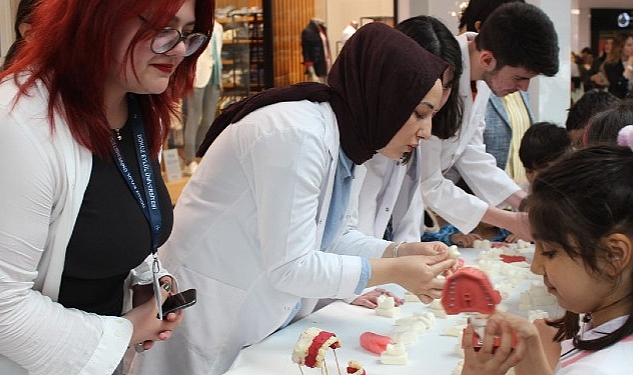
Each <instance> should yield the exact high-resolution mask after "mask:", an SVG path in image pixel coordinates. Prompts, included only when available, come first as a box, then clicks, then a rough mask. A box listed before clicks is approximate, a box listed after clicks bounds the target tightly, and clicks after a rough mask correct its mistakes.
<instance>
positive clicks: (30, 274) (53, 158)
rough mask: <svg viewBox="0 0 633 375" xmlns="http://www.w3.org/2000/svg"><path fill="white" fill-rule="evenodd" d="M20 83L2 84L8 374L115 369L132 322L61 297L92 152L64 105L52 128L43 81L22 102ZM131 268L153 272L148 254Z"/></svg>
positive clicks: (2, 293)
mask: <svg viewBox="0 0 633 375" xmlns="http://www.w3.org/2000/svg"><path fill="white" fill-rule="evenodd" d="M16 93H17V87H16V85H15V84H14V81H13V79H8V80H5V81H4V82H3V83H1V84H0V130H1V131H0V133H1V134H2V136H0V173H1V174H2V175H3V176H4V178H3V180H2V184H1V187H0V212H2V215H1V216H0V374H11V375H13V374H26V373H27V371H28V373H30V374H42V375H44V374H46V375H48V374H87V375H88V374H90V375H95V374H111V373H112V372H113V371H114V369H115V368H116V367H117V365H118V364H119V362H120V361H121V358H122V357H123V354H124V352H125V350H126V348H127V346H128V343H129V340H130V338H131V335H132V330H133V327H132V324H131V323H130V322H129V321H128V320H127V319H125V318H119V317H106V316H98V315H95V314H89V313H85V312H83V311H80V310H76V309H66V308H64V307H63V306H62V305H60V304H58V303H56V302H55V301H56V300H57V297H58V293H59V286H60V282H61V275H62V271H63V267H64V260H65V253H66V247H67V244H68V241H69V239H70V236H71V234H72V230H73V227H74V224H75V220H76V219H77V215H78V212H79V208H80V207H81V203H82V200H83V195H84V192H85V189H86V186H87V184H88V180H89V178H90V173H91V169H92V154H91V153H90V151H88V150H87V149H85V148H84V147H82V146H80V145H79V144H78V143H77V142H75V140H74V139H73V138H72V136H71V134H70V131H69V129H68V126H67V124H66V123H65V121H64V120H63V119H62V118H61V117H60V116H59V115H58V114H55V125H56V126H55V131H54V132H53V133H52V134H51V130H50V121H49V119H48V116H47V110H48V91H47V89H46V88H45V86H44V85H43V84H42V83H41V82H38V84H37V85H36V86H35V87H34V88H32V89H31V90H30V92H29V96H22V97H21V98H20V100H19V101H18V102H17V104H15V103H14V98H15V96H16ZM14 104H15V106H14ZM104 230H107V229H106V228H104ZM132 274H134V277H133V278H128V279H130V280H129V281H133V282H134V283H142V284H144V283H147V281H148V280H151V269H150V268H148V265H147V264H145V263H144V264H142V265H141V266H139V268H137V269H136V270H134V271H133V272H132ZM148 278H149V279H148ZM131 279H134V280H131ZM18 364H19V365H18ZM20 366H21V367H20Z"/></svg>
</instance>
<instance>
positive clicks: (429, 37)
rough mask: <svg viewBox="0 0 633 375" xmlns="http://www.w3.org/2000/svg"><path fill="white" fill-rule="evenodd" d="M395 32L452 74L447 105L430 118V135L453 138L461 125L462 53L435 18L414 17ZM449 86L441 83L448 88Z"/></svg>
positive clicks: (405, 21)
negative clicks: (443, 65) (448, 67)
mask: <svg viewBox="0 0 633 375" xmlns="http://www.w3.org/2000/svg"><path fill="white" fill-rule="evenodd" d="M396 29H398V30H400V31H402V32H403V33H405V34H407V35H408V36H410V37H411V38H413V40H415V41H416V42H417V43H418V44H419V45H420V46H422V47H423V48H424V49H425V50H427V51H429V52H431V53H432V54H433V55H435V56H437V57H439V58H441V59H442V60H444V61H446V62H447V63H448V64H449V65H450V67H451V68H453V70H454V71H455V76H454V78H453V81H452V82H450V84H451V85H452V87H453V90H452V91H451V95H450V96H449V97H448V100H447V101H446V104H445V105H444V106H443V107H442V109H441V110H440V111H439V112H438V113H436V114H435V116H434V117H433V128H432V133H433V135H435V136H437V137H438V138H440V139H447V138H450V137H452V136H454V135H455V134H456V133H457V131H458V130H459V128H460V126H461V124H462V115H463V103H462V100H461V98H460V97H459V78H460V77H461V75H462V71H463V65H462V53H461V50H460V48H459V43H458V42H457V39H455V36H453V34H452V33H451V32H450V30H449V29H448V28H447V27H446V25H444V24H443V23H442V21H440V20H438V19H437V18H434V17H430V16H417V17H412V18H409V19H406V20H404V21H402V22H400V23H399V24H398V25H396ZM448 83H449V82H442V84H443V85H447V84H448Z"/></svg>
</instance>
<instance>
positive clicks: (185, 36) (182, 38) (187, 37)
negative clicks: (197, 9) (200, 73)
mask: <svg viewBox="0 0 633 375" xmlns="http://www.w3.org/2000/svg"><path fill="white" fill-rule="evenodd" d="M138 18H139V19H140V20H141V21H143V22H145V23H147V22H148V20H147V19H145V17H143V16H140V15H139V16H138ZM155 31H156V34H154V36H153V37H152V41H151V43H150V48H151V50H152V52H154V53H156V54H158V55H164V54H166V53H167V52H169V51H171V50H172V49H174V48H175V47H176V46H177V45H178V44H179V43H180V42H185V48H186V49H185V54H184V57H189V56H191V55H193V54H194V53H196V52H197V51H198V50H199V49H200V47H201V46H202V45H203V44H204V42H206V41H207V39H209V37H208V36H207V35H205V34H203V33H198V32H192V33H183V32H182V31H180V30H178V29H176V28H173V27H169V26H168V27H163V28H160V29H155ZM173 31H175V32H176V33H178V38H174V39H173V40H172V42H171V43H169V44H163V48H156V46H155V44H156V38H157V37H158V36H159V35H160V34H161V33H164V32H173ZM193 38H202V39H200V42H199V44H198V45H197V46H196V48H194V49H193V50H191V51H187V47H188V46H189V45H190V43H191V40H192V39H193ZM167 45H170V47H169V48H164V47H165V46H167Z"/></svg>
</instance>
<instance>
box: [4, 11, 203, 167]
mask: <svg viewBox="0 0 633 375" xmlns="http://www.w3.org/2000/svg"><path fill="white" fill-rule="evenodd" d="M195 2H196V5H195V17H196V22H195V26H194V30H195V31H196V32H201V33H204V34H206V35H208V36H210V35H211V31H212V30H213V14H214V10H215V0H195ZM183 3H184V0H178V1H173V0H46V1H42V2H40V3H39V4H38V6H37V7H36V8H35V10H34V12H33V18H32V24H33V27H32V29H31V31H30V34H29V35H30V37H29V39H28V42H27V43H25V44H24V45H23V47H22V48H21V49H20V51H19V52H18V54H17V56H16V58H15V62H14V64H13V65H11V67H10V68H9V69H7V70H6V71H4V72H2V74H0V81H1V80H3V79H4V78H5V77H7V76H10V75H13V74H15V73H19V72H25V71H27V72H29V73H31V75H30V76H29V77H28V79H27V80H25V81H23V82H21V83H20V82H18V80H17V75H16V76H15V80H16V83H17V84H18V85H19V87H20V96H21V95H26V94H27V92H28V89H29V88H31V87H32V86H34V84H35V83H36V81H37V80H42V81H43V82H44V84H45V85H46V87H47V88H48V90H49V105H48V116H49V118H50V119H51V128H52V130H54V128H55V124H54V123H53V114H54V112H55V111H58V112H59V113H60V115H61V116H62V117H63V118H64V119H65V120H66V121H67V122H68V126H69V128H70V132H71V133H72V135H73V137H74V138H75V140H76V141H77V142H78V143H80V144H82V145H83V146H85V147H86V148H88V149H89V150H90V151H91V152H93V153H94V154H96V155H98V156H99V157H102V158H107V157H109V155H110V153H111V150H110V141H109V138H110V136H111V130H110V126H109V125H108V122H107V119H106V114H105V107H104V83H105V81H106V74H107V72H108V71H109V69H110V64H111V63H112V61H113V56H112V45H113V43H114V42H116V41H114V40H113V36H114V35H116V33H115V30H116V29H117V28H118V27H119V25H120V24H121V23H122V22H125V21H127V20H130V19H132V18H134V17H137V16H138V15H139V14H143V15H147V16H146V18H148V21H149V22H147V23H144V24H143V25H142V26H141V28H140V29H139V31H138V32H137V34H136V35H135V36H134V38H133V39H132V42H131V43H130V46H129V47H128V49H127V52H126V61H130V62H132V63H133V61H132V59H133V57H132V51H133V50H134V47H135V46H136V45H137V44H138V43H139V42H140V41H143V40H148V39H150V38H151V37H152V36H153V35H154V32H155V30H154V29H152V26H151V25H167V24H169V22H170V21H171V20H172V18H173V17H174V15H175V14H176V12H177V11H178V10H179V9H180V7H181V6H182V4H183ZM147 10H149V11H147ZM153 10H155V11H153ZM207 43H208V41H207ZM204 47H205V46H202V47H201V48H200V50H199V51H198V52H196V54H194V55H192V56H190V57H186V58H185V59H184V60H183V61H182V62H181V63H180V65H179V66H178V67H177V68H176V70H175V71H174V73H173V75H172V76H171V78H170V84H169V86H168V88H167V90H165V91H164V92H163V93H161V94H148V95H139V99H140V104H141V110H142V111H143V115H144V119H145V132H146V135H147V139H148V143H149V145H150V149H151V154H152V158H153V159H156V158H157V157H158V151H159V150H160V147H161V145H162V144H163V142H164V141H165V139H166V137H167V134H168V131H169V128H170V124H171V120H172V116H173V115H177V114H178V112H177V108H178V105H179V102H180V100H181V99H182V98H183V97H184V95H185V94H186V93H187V92H188V91H189V90H191V88H192V86H193V77H194V74H195V65H196V60H197V58H198V56H199V55H200V53H201V52H202V50H204ZM122 69H124V67H122Z"/></svg>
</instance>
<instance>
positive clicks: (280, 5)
mask: <svg viewBox="0 0 633 375" xmlns="http://www.w3.org/2000/svg"><path fill="white" fill-rule="evenodd" d="M18 2H19V0H0V56H4V54H5V53H6V50H7V48H8V46H9V45H10V44H11V42H12V40H13V37H14V35H13V17H14V14H15V9H16V7H17V3H18ZM527 2H528V3H533V4H535V5H537V6H539V7H540V8H542V9H543V10H544V11H545V12H546V13H547V14H548V15H549V16H550V17H551V18H552V19H553V21H554V24H555V25H556V28H557V32H558V35H559V40H560V47H561V53H560V58H561V60H560V61H561V69H560V72H559V74H558V75H557V76H556V77H551V78H546V77H539V78H537V79H535V80H534V82H533V83H532V84H531V85H530V86H531V87H530V94H531V100H532V103H531V104H532V107H533V109H534V112H535V116H536V119H537V120H538V121H554V122H557V123H563V122H564V120H565V118H566V110H565V109H566V108H568V106H569V105H568V104H569V101H570V92H569V91H570V90H569V82H570V64H571V61H570V58H569V57H570V54H571V53H572V52H575V53H578V52H579V51H580V50H581V49H582V48H583V47H586V46H589V47H592V49H593V50H594V53H596V54H597V53H598V52H599V46H600V45H599V43H600V42H599V41H600V35H601V33H603V31H602V29H609V28H610V27H611V26H610V24H612V29H615V28H616V27H617V26H616V24H617V20H616V16H612V15H609V14H608V12H609V11H610V10H613V11H612V12H616V13H615V14H616V15H617V14H618V13H617V12H620V11H626V12H627V13H628V14H629V15H633V4H632V3H631V1H630V0H556V1H553V0H527ZM216 4H217V8H218V10H221V9H227V8H232V9H251V10H252V9H259V10H261V11H262V12H261V13H262V15H263V18H262V20H261V22H262V25H260V26H261V27H262V31H263V35H262V38H261V41H256V40H255V39H256V38H252V39H251V41H252V42H255V43H260V42H261V44H262V45H261V54H260V55H257V56H259V57H261V61H260V63H259V65H256V67H257V68H258V69H261V72H259V73H260V74H259V75H258V74H257V73H254V72H251V74H250V80H251V82H255V83H256V84H257V85H255V86H253V89H252V90H251V91H257V90H260V89H262V88H267V87H273V86H281V85H285V84H291V83H295V82H299V81H302V80H304V74H303V73H304V68H303V66H302V64H301V63H302V56H301V46H300V34H301V30H302V29H303V28H304V27H305V26H306V24H307V23H308V22H309V21H310V19H312V18H318V19H321V20H323V21H325V24H326V26H327V30H328V32H327V33H328V39H329V41H330V49H331V53H332V54H333V55H334V56H335V55H336V53H337V51H338V49H339V48H340V39H341V32H342V30H343V29H344V28H345V27H346V26H347V25H348V24H349V23H350V21H356V22H358V23H360V24H361V25H362V24H364V23H366V22H371V21H372V20H380V21H383V22H387V23H391V24H393V23H395V22H398V21H399V20H403V19H406V18H408V17H411V16H415V15H418V14H429V15H433V16H435V17H437V18H440V19H441V20H443V21H444V22H445V23H446V25H447V26H448V27H449V29H451V30H455V32H457V24H458V15H459V12H460V9H461V7H463V6H465V4H466V2H464V1H452V0H216ZM597 12H602V13H603V14H602V15H600V16H599V17H598V16H596V15H597V14H598V13H597ZM598 18H601V21H600V22H601V23H600V25H596V21H597V20H598ZM225 22H229V20H226V21H225ZM258 22H259V21H258ZM592 23H593V25H592ZM627 27H631V26H630V25H629V26H627ZM603 35H604V34H603ZM229 44H230V43H229ZM227 45H228V44H227ZM227 48H230V47H227ZM258 48H260V47H258ZM251 51H252V49H251ZM258 51H259V50H258ZM252 56H253V55H252V52H251V57H252ZM253 61H255V60H253ZM247 69H248V68H247Z"/></svg>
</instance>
